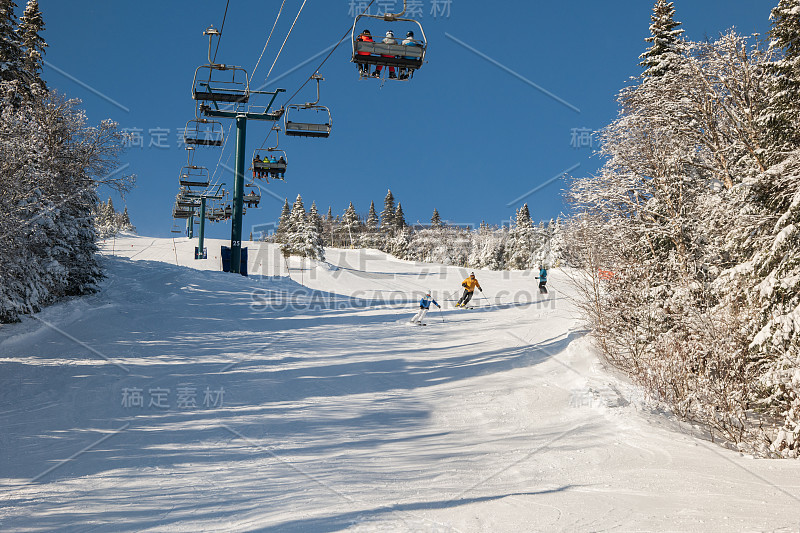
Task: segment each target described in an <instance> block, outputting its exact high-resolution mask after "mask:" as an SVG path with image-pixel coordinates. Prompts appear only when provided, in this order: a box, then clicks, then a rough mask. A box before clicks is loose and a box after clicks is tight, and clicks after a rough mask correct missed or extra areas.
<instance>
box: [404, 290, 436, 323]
mask: <svg viewBox="0 0 800 533" xmlns="http://www.w3.org/2000/svg"><path fill="white" fill-rule="evenodd" d="M431 304H433V305H435V306H436V307H438V308H440V309H441V307H442V306H441V305H439V304H438V303H437V302H436V300H434V299H433V298H432V297H431V292H430V291H428V292H427V293H426V294H425V296H423V297H422V299H421V300H420V301H419V311H417V314H416V315H414V318H412V319H411V323H412V324H414V323H415V322H416V323H417V324H423V322H422V320H423V319H424V318H425V315H427V314H428V311H429V310H430V308H431Z"/></svg>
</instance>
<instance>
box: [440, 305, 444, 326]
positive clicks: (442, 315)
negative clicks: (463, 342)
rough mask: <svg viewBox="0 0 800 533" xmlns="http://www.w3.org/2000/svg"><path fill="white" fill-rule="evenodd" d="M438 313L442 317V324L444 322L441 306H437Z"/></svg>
mask: <svg viewBox="0 0 800 533" xmlns="http://www.w3.org/2000/svg"><path fill="white" fill-rule="evenodd" d="M439 315H441V317H442V324H444V313H443V312H442V306H441V305H440V306H439Z"/></svg>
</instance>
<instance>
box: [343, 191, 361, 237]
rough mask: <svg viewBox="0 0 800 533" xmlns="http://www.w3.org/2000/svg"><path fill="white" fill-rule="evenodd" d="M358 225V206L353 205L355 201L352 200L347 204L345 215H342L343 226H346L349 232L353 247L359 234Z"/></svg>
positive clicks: (348, 235)
mask: <svg viewBox="0 0 800 533" xmlns="http://www.w3.org/2000/svg"><path fill="white" fill-rule="evenodd" d="M358 226H359V219H358V213H356V208H355V207H353V202H350V205H349V206H347V209H346V210H345V212H344V216H343V217H342V227H344V229H345V231H346V232H347V237H348V239H349V240H350V247H351V248H352V247H353V246H354V245H355V239H356V237H357V236H358V229H359V228H358Z"/></svg>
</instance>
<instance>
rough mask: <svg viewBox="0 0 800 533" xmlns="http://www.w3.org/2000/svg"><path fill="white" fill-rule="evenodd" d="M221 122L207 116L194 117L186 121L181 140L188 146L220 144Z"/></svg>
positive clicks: (222, 132) (221, 137)
mask: <svg viewBox="0 0 800 533" xmlns="http://www.w3.org/2000/svg"><path fill="white" fill-rule="evenodd" d="M223 140H224V131H223V129H222V123H221V122H217V121H216V120H209V119H207V118H195V119H192V120H190V121H188V122H187V123H186V128H185V129H184V130H183V142H184V144H186V145H187V147H188V146H222V142H223Z"/></svg>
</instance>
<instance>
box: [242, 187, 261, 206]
mask: <svg viewBox="0 0 800 533" xmlns="http://www.w3.org/2000/svg"><path fill="white" fill-rule="evenodd" d="M245 187H248V188H250V192H249V193H247V194H245V195H244V197H243V200H244V204H245V205H246V206H247V207H258V204H259V203H260V202H261V193H260V192H258V187H256V186H255V185H245Z"/></svg>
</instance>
